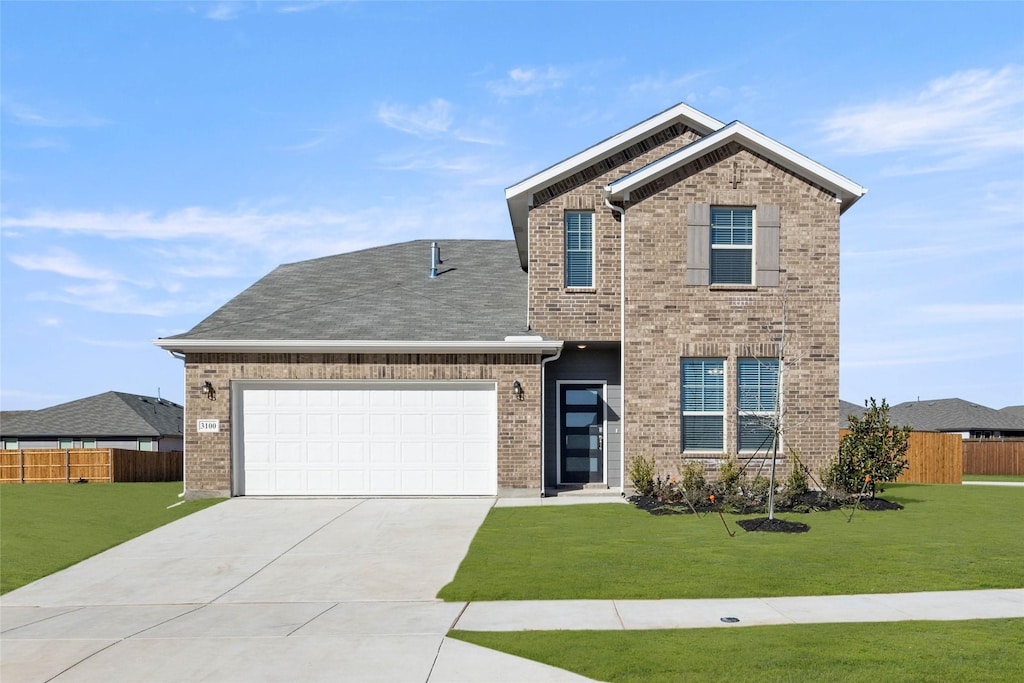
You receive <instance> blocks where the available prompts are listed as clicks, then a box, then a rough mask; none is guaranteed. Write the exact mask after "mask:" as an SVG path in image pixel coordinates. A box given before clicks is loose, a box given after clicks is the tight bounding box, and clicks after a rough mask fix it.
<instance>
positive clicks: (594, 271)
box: [562, 209, 597, 292]
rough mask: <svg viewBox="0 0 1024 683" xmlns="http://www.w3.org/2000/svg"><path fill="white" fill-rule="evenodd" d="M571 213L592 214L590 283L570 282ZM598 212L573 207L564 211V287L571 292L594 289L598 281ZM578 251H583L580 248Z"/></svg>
mask: <svg viewBox="0 0 1024 683" xmlns="http://www.w3.org/2000/svg"><path fill="white" fill-rule="evenodd" d="M569 214H588V215H589V216H590V284H589V285H570V284H569ZM596 246H597V212H596V211H594V210H593V209H572V210H566V211H564V212H562V287H563V288H564V289H566V290H567V291H570V292H578V291H584V292H586V291H593V290H594V289H595V287H596V283H597V249H596V248H595V247H596ZM577 251H582V249H579V250H577Z"/></svg>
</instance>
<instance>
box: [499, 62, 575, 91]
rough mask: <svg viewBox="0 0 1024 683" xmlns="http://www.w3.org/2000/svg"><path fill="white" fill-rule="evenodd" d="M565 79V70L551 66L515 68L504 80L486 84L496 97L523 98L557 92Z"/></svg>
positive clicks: (566, 74)
mask: <svg viewBox="0 0 1024 683" xmlns="http://www.w3.org/2000/svg"><path fill="white" fill-rule="evenodd" d="M567 78H568V73H567V72H566V71H565V70H563V69H558V68H555V67H553V66H549V67H547V68H543V69H531V68H519V67H517V68H515V69H512V70H511V71H509V72H508V73H507V74H506V76H505V78H502V79H501V80H497V81H491V82H490V83H488V84H487V89H488V90H490V91H491V92H492V93H494V94H495V95H497V96H498V97H523V96H525V95H536V94H538V93H542V92H545V91H547V90H557V89H558V88H561V87H563V86H564V85H565V82H566V80H567Z"/></svg>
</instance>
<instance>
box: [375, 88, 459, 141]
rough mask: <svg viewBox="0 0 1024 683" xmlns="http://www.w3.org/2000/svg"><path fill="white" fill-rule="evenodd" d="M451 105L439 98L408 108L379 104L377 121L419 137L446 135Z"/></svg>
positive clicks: (450, 115)
mask: <svg viewBox="0 0 1024 683" xmlns="http://www.w3.org/2000/svg"><path fill="white" fill-rule="evenodd" d="M451 109H452V105H451V103H450V102H448V101H446V100H443V99H441V98H439V97H438V98H435V99H433V100H431V101H430V102H428V103H427V104H424V105H421V106H419V107H416V108H409V107H406V106H403V105H400V104H381V105H379V106H378V107H377V119H378V120H379V121H380V122H381V123H383V124H384V125H385V126H388V127H390V128H394V129H395V130H400V131H402V132H403V133H409V134H411V135H417V136H420V137H433V136H437V135H441V134H443V133H446V132H447V131H448V129H449V128H450V127H451V125H452V111H451Z"/></svg>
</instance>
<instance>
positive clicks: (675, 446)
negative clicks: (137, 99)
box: [529, 131, 840, 476]
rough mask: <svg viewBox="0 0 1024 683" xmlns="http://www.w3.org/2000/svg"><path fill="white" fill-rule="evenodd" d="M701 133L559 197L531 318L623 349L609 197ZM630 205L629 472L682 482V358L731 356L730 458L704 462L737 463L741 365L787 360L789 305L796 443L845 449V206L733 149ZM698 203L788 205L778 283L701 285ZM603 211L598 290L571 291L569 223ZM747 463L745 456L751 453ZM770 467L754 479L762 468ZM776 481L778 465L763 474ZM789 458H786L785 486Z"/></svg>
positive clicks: (534, 215)
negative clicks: (693, 207) (695, 282)
mask: <svg viewBox="0 0 1024 683" xmlns="http://www.w3.org/2000/svg"><path fill="white" fill-rule="evenodd" d="M695 138H696V136H695V134H694V133H693V132H692V131H686V134H684V135H682V136H679V137H677V138H674V139H672V140H670V141H668V142H665V143H664V144H662V145H660V146H659V147H657V148H655V149H651V150H650V151H649V152H647V153H645V154H642V155H640V156H637V157H635V158H634V159H632V160H630V161H628V162H626V163H623V164H621V165H619V166H617V167H616V168H614V169H613V170H610V171H607V172H604V173H602V174H601V175H597V176H596V177H594V178H593V180H590V181H587V182H581V183H580V184H579V185H577V186H576V187H573V188H566V187H564V184H563V186H561V187H559V190H560V192H558V193H551V194H552V195H553V196H551V198H550V199H548V200H547V201H546V202H544V203H543V204H541V205H540V206H537V207H535V208H533V209H532V210H531V213H530V227H529V231H530V233H529V237H530V304H529V305H530V322H531V328H532V329H533V330H534V331H536V332H538V333H540V334H543V335H548V336H552V337H556V338H559V339H566V340H614V341H617V340H619V304H620V266H619V264H620V260H619V259H620V251H619V237H620V223H619V220H618V216H617V214H615V213H613V212H612V211H611V210H609V209H607V207H605V206H604V203H603V194H602V189H603V187H604V186H605V185H606V184H607V183H608V182H610V181H612V180H614V179H617V178H619V177H622V176H623V175H626V174H627V173H629V172H632V171H634V170H636V169H637V168H640V167H641V166H643V165H645V164H648V163H650V162H652V161H655V160H656V159H659V158H661V157H663V156H664V155H665V154H668V153H669V152H671V151H673V150H675V149H678V148H679V147H680V146H682V145H683V144H685V143H688V142H690V141H692V140H693V139H695ZM631 199H632V202H627V203H626V217H625V220H626V240H625V248H626V256H625V258H626V278H625V279H626V297H625V298H626V312H625V319H626V333H625V340H624V342H623V343H624V344H625V354H624V355H625V359H626V360H625V368H624V374H625V387H624V393H625V406H624V430H625V438H626V453H625V467H626V468H627V469H628V467H629V464H630V462H631V460H632V458H633V457H634V456H636V455H650V454H653V455H655V456H656V458H657V461H658V467H659V470H660V472H662V473H668V474H675V473H676V471H677V470H678V469H679V467H680V466H681V464H682V463H683V460H682V458H681V453H680V415H681V406H680V377H679V362H680V359H681V358H685V357H712V358H724V359H726V416H725V422H726V434H725V439H726V441H725V444H726V449H725V450H726V453H725V454H720V455H716V456H710V457H708V456H699V460H700V461H701V462H703V463H705V464H706V465H707V469H708V470H709V471H710V472H711V474H712V476H713V475H714V470H716V469H717V461H718V459H720V458H722V457H723V456H724V455H726V454H735V453H736V445H735V444H736V438H737V437H736V414H735V406H736V393H737V391H736V359H737V358H740V357H762V358H764V357H769V358H770V357H774V356H775V355H776V353H777V351H778V346H777V342H778V340H779V338H780V336H781V323H782V308H783V299H784V298H785V299H786V301H787V304H786V308H787V348H786V355H787V364H786V366H785V391H784V404H785V406H786V414H787V415H786V425H787V437H786V441H785V443H784V444H783V446H782V450H780V453H781V454H783V455H785V454H787V453H788V450H789V449H790V448H793V449H795V450H796V451H797V452H798V453H799V455H800V457H801V459H802V460H803V461H804V462H806V463H807V464H810V465H812V466H813V467H815V468H818V467H820V466H821V465H823V464H824V462H825V461H826V459H827V458H828V457H829V456H830V455H831V454H833V453H834V452H835V451H836V449H837V447H838V440H837V434H838V428H839V407H838V406H839V396H838V392H839V208H840V206H839V204H837V203H836V202H835V200H834V198H833V196H832V195H831V194H829V193H828V192H825V191H823V190H821V189H820V188H818V187H816V186H814V185H812V184H810V183H808V182H806V181H805V180H803V179H801V178H798V177H796V176H794V175H793V174H792V173H790V172H788V171H786V170H785V169H783V168H781V167H779V166H778V165H776V164H774V163H772V162H770V161H768V160H766V159H764V158H762V157H759V156H757V155H756V154H753V153H751V152H748V151H746V150H743V149H741V148H740V147H739V146H737V145H735V144H733V145H728V146H726V147H724V148H722V149H719V150H716V151H715V152H713V153H710V154H709V155H707V156H706V157H703V158H702V159H699V160H697V161H695V162H693V163H691V164H689V165H687V166H686V167H684V168H682V169H679V170H677V171H676V172H674V173H672V174H671V175H669V176H666V177H663V178H661V179H659V180H657V181H655V182H653V183H651V184H650V185H648V186H646V187H643V188H640V189H639V190H638V191H635V192H633V193H631ZM693 203H704V204H712V205H728V206H757V205H759V204H761V205H763V204H773V205H777V206H779V207H780V213H781V230H780V255H779V259H780V267H781V268H782V269H784V270H786V272H785V273H782V274H781V278H782V283H783V284H785V286H784V287H783V286H779V287H754V286H747V287H722V286H710V287H709V286H707V285H704V286H688V285H687V284H686V263H687V254H686V249H687V234H686V215H687V207H688V206H689V205H690V204H693ZM571 210H594V211H595V223H594V233H595V234H594V244H595V250H596V264H595V271H594V281H595V282H594V284H595V286H594V288H593V289H592V290H583V291H577V290H567V289H566V288H565V287H564V273H563V268H562V264H563V262H564V242H563V240H564V237H563V230H564V228H563V215H564V213H565V212H566V211H571ZM741 457H742V456H741ZM757 467H758V463H757V462H753V463H752V467H751V470H750V471H756V470H757ZM763 472H764V473H767V469H765V470H763ZM787 472H788V458H786V457H783V458H781V459H780V476H784V475H785V474H786V473H787Z"/></svg>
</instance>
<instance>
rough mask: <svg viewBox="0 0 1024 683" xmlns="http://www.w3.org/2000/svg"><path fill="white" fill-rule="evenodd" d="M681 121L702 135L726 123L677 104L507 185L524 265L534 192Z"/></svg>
mask: <svg viewBox="0 0 1024 683" xmlns="http://www.w3.org/2000/svg"><path fill="white" fill-rule="evenodd" d="M680 123H681V124H683V125H685V126H687V127H688V128H691V129H693V130H695V131H697V132H698V133H700V134H701V135H707V134H708V133H711V132H712V131H716V130H718V129H720V128H721V127H722V126H724V125H725V124H723V123H722V122H721V121H719V120H717V119H714V118H712V117H710V116H708V115H707V114H704V113H703V112H700V111H697V110H696V109H694V108H693V107H690V106H688V105H686V104H677V105H675V106H674V107H671V108H669V109H666V110H665V111H663V112H661V113H660V114H656V115H654V116H652V117H651V118H649V119H647V120H645V121H641V122H640V123H638V124H636V125H635V126H632V127H630V128H627V129H626V130H624V131H622V132H621V133H618V134H616V135H613V136H612V137H610V138H607V139H606V140H602V141H601V142H599V143H597V144H596V145H593V146H591V147H588V148H587V149H585V150H583V151H582V152H579V153H578V154H574V155H573V156H571V157H569V158H568V159H565V160H563V161H560V162H558V163H557V164H555V165H553V166H549V167H548V168H546V169H544V170H543V171H541V172H540V173H536V174H534V175H532V176H530V177H529V178H526V179H525V180H521V181H520V182H518V183H516V184H515V185H512V186H511V187H509V188H507V189H506V190H505V201H506V202H507V203H508V212H509V217H510V218H511V219H512V231H513V233H514V234H515V239H516V245H517V247H518V249H519V260H520V263H521V264H522V267H523V268H524V269H525V268H526V264H527V263H528V252H529V243H528V237H527V226H528V216H529V212H530V205H531V201H532V196H533V194H534V193H535V192H537V191H538V190H540V189H543V188H545V187H547V186H549V185H551V184H553V183H557V182H559V181H561V180H564V179H566V178H569V177H570V176H572V175H574V174H576V173H579V172H580V171H581V170H583V169H586V168H588V167H589V166H592V165H594V164H595V163H597V162H599V161H601V160H602V159H605V158H607V157H610V156H613V155H615V154H617V153H619V152H621V151H622V150H625V149H627V148H629V147H630V146H632V145H634V144H636V143H637V142H638V141H640V140H643V139H645V138H648V137H650V136H651V135H653V134H655V133H657V132H658V131H660V130H663V129H666V128H670V127H672V126H675V125H676V124H680Z"/></svg>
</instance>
